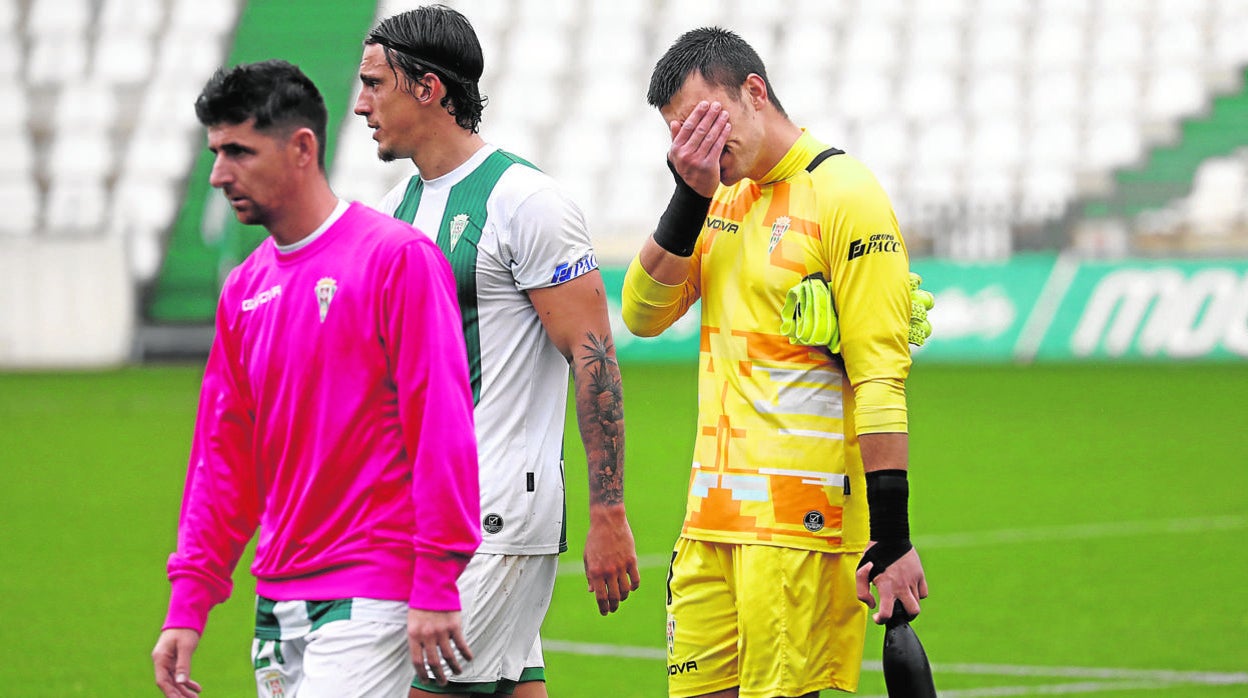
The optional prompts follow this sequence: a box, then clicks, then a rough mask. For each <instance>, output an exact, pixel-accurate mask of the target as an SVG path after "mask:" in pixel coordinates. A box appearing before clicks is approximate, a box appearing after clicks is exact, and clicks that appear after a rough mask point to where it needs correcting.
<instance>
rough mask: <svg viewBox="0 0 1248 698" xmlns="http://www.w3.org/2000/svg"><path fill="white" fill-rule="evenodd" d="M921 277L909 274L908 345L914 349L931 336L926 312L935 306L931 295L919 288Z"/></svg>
mask: <svg viewBox="0 0 1248 698" xmlns="http://www.w3.org/2000/svg"><path fill="white" fill-rule="evenodd" d="M921 283H923V277H921V276H919V275H918V274H915V273H914V272H910V337H909V339H910V343H911V344H913V345H914V346H916V347H921V346H923V343H924V342H926V341H927V338H928V337H931V336H932V323H930V322H928V321H927V311H929V310H931V309H932V306H934V305H936V299H935V298H934V297H932V294H930V293H928V292H927V291H924V290H923V289H921V288H919V284H921Z"/></svg>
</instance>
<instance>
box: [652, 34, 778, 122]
mask: <svg viewBox="0 0 1248 698" xmlns="http://www.w3.org/2000/svg"><path fill="white" fill-rule="evenodd" d="M694 71H697V72H698V73H699V74H700V75H701V76H702V78H703V79H704V80H706V81H707V82H708V83H709V84H711V85H718V86H719V87H723V88H725V89H727V90H728V91H729V93H730V94H732V95H736V94H737V92H736V90H739V89H740V88H741V85H743V84H744V83H745V79H746V78H748V77H749V76H750V73H756V74H757V75H758V76H759V77H761V78H762V79H763V84H765V85H766V86H767V98H768V99H769V100H770V101H771V103H772V104H773V105H775V107H776V109H777V110H778V111H779V112H780V113H781V114H784V113H785V112H784V107H783V106H781V104H780V99H779V98H778V97H776V91H775V89H774V88H772V86H771V81H770V80H769V79H768V78H767V68H766V66H764V65H763V59H761V58H759V57H758V53H757V52H756V51H755V50H754V49H753V48H752V47H751V46H750V45H749V44H748V43H746V41H745V39H742V38H741V37H740V36H739V35H738V34H736V33H734V32H731V31H728V30H727V29H723V28H721V27H701V28H698V29H693V30H690V31H687V32H685V33H684V34H682V35H681V36H680V38H679V39H677V40H676V42H675V43H673V44H672V46H671V48H669V49H667V53H664V54H663V57H662V58H660V59H659V62H658V63H656V64H655V66H654V72H653V73H651V74H650V89H649V90H648V91H647V93H646V99H647V100H648V101H649V102H650V106H652V107H658V108H660V109H662V108H663V107H666V106H667V105H668V104H669V103H671V101H672V98H673V97H675V96H676V93H677V92H679V91H680V88H681V87H683V86H684V84H685V81H686V80H688V79H689V76H690V75H691V74H692V73H693V72H694Z"/></svg>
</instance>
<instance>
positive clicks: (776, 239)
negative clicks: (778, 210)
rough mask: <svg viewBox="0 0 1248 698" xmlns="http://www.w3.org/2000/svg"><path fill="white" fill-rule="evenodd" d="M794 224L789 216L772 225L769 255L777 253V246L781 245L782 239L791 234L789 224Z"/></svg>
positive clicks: (777, 220) (768, 244) (778, 219)
mask: <svg viewBox="0 0 1248 698" xmlns="http://www.w3.org/2000/svg"><path fill="white" fill-rule="evenodd" d="M792 222H793V221H792V220H790V219H789V217H788V216H780V217H779V218H777V219H776V222H775V223H772V224H771V242H769V243H767V254H771V253H772V252H774V251H775V249H776V245H779V244H780V238H782V237H784V234H785V233H787V232H789V224H790V223H792Z"/></svg>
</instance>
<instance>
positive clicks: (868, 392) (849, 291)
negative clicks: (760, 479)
mask: <svg viewBox="0 0 1248 698" xmlns="http://www.w3.org/2000/svg"><path fill="white" fill-rule="evenodd" d="M838 159H839V158H834V160H838ZM837 165H839V166H838V167H836V168H827V171H826V173H825V172H823V171H821V170H824V168H819V170H816V174H817V175H823V174H827V175H835V176H836V177H837V179H838V180H839V181H838V182H837V186H836V187H835V190H836V191H837V192H838V195H837V197H836V200H835V201H834V202H833V206H832V209H831V211H830V214H831V215H829V216H828V218H827V219H825V223H824V230H825V237H824V245H825V246H826V248H827V249H826V252H827V254H828V259H829V262H830V267H831V287H832V298H833V302H834V303H835V304H836V312H837V316H838V318H839V319H840V323H841V357H842V358H843V359H844V361H845V372H846V374H847V375H848V376H849V382H850V385H852V386H853V390H854V399H855V412H854V423H855V426H856V429H857V432H858V433H859V434H873V433H886V432H905V431H906V430H907V415H906V377H907V376H908V375H909V373H910V347H909V344H908V342H907V337H908V331H909V324H910V292H909V286H907V277H908V274H909V271H910V258H909V254H908V253H907V251H906V245H905V241H903V240H902V237H901V230H900V228H899V227H898V225H897V216H896V214H895V213H894V212H893V207H892V204H891V203H890V202H889V200H888V196H887V195H886V194H885V193H884V190H883V188H882V187H880V185H879V183H878V182H877V181H876V180H875V177H874V176H872V175H871V173H870V172H869V171H868V170H867V169H866V167H864V166H863V165H862V164H861V163H859V162H857V161H856V160H853V159H852V158H845V160H843V161H841V162H839V163H837ZM825 167H826V165H825ZM826 231H830V232H831V234H830V235H829V234H827V232H826Z"/></svg>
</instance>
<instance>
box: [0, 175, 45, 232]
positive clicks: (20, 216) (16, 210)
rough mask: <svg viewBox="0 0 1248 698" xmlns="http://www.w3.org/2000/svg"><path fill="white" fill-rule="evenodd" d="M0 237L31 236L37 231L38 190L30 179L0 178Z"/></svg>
mask: <svg viewBox="0 0 1248 698" xmlns="http://www.w3.org/2000/svg"><path fill="white" fill-rule="evenodd" d="M0 210H2V211H4V215H3V216H0V235H3V236H11V237H27V236H33V235H35V234H36V232H38V230H39V190H38V188H36V187H35V184H34V182H33V181H32V180H30V179H25V178H23V179H12V180H10V179H5V178H3V177H0Z"/></svg>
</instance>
